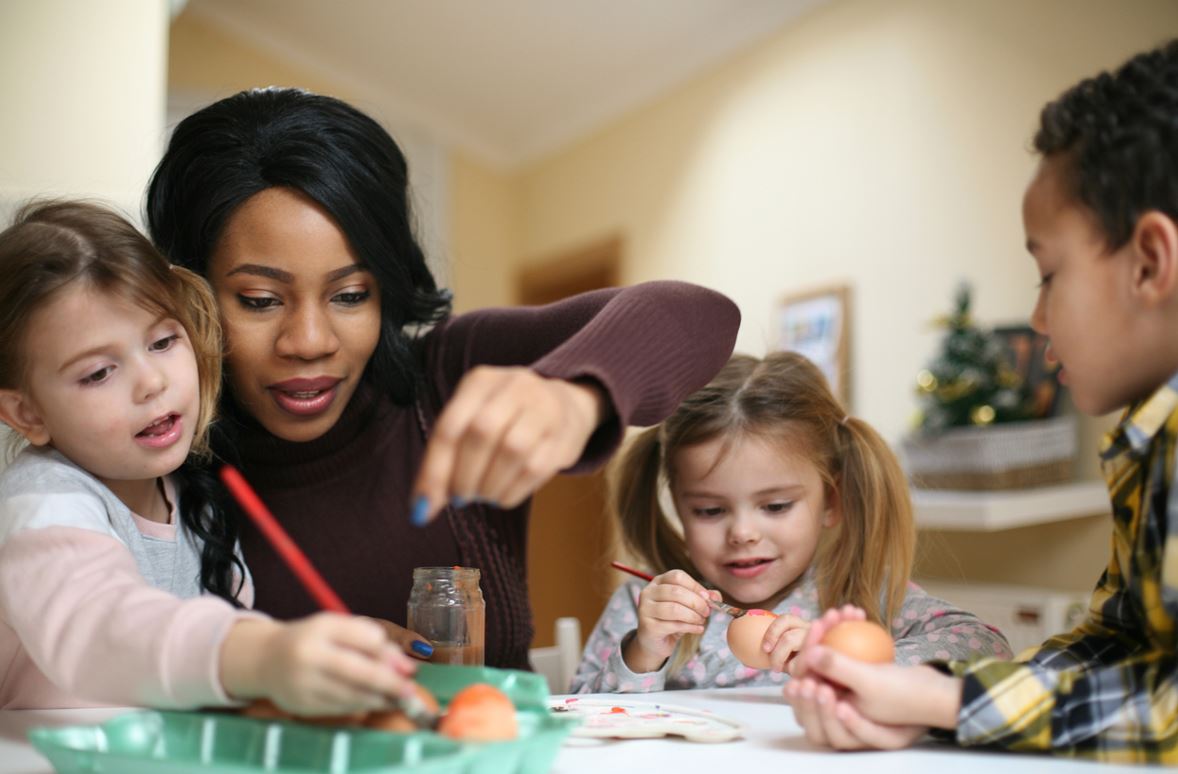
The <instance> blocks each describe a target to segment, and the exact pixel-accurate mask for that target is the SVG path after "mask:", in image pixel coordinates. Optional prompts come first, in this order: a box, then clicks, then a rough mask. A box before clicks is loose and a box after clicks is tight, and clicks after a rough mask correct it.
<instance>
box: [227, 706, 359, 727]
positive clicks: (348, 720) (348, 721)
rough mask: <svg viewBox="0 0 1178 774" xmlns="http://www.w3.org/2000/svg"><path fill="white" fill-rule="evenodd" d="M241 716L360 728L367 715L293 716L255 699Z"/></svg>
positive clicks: (355, 713)
mask: <svg viewBox="0 0 1178 774" xmlns="http://www.w3.org/2000/svg"><path fill="white" fill-rule="evenodd" d="M241 714H242V715H245V716H246V717H247V718H254V719H256V720H293V721H295V722H297V723H310V724H312V725H316V726H362V725H364V720H365V718H366V717H367V715H368V713H366V712H354V713H352V714H350V715H295V714H294V713H291V712H287V711H286V710H284V709H281V708H280V707H278V706H276V705H275V704H274V702H272V701H270V700H269V699H256V700H255V701H254V702H253V703H251V704H250V705H249V706H247V707H243V708H242V710H241Z"/></svg>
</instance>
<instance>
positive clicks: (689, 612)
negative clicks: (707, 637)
mask: <svg viewBox="0 0 1178 774" xmlns="http://www.w3.org/2000/svg"><path fill="white" fill-rule="evenodd" d="M711 593H712V592H709V591H708V590H707V589H705V588H704V587H703V586H701V585H700V584H699V582H698V581H696V580H695V579H694V578H692V577H691V576H690V575H688V574H687V573H685V572H683V571H682V570H671V571H670V572H665V573H663V574H662V575H656V576H655V577H654V579H653V580H652V581H651V582H650V583H649V584H647V586H646V587H645V588H644V589H642V593H641V594H639V596H638V631H637V632H636V633H635V635H634V636H633V637H632V638H631V639H630V640H629V642H628V643H626V645H625V646H624V648H623V650H622V658H623V659H624V660H625V662H626V666H628V667H629V668H630V669H631V670H632V671H634V672H635V673H638V674H643V673H646V672H657V671H658V670H659V669H660V668H661V667H662V665H663V663H664V662H665V661H666V660H667V659H668V658H670V657H671V654H672V653H673V652H674V651H675V645H676V643H678V642H679V638H680V637H682V636H683V635H684V634H703V632H704V628H705V626H706V625H707V622H708V616H709V615H711V612H712V609H711V607H709V605H708V602H707V600H708V598H709V595H710V594H711Z"/></svg>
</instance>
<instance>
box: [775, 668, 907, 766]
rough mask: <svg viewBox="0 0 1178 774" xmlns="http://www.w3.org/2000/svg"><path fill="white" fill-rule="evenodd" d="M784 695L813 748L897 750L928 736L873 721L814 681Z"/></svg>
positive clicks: (798, 683)
mask: <svg viewBox="0 0 1178 774" xmlns="http://www.w3.org/2000/svg"><path fill="white" fill-rule="evenodd" d="M782 691H783V693H784V695H785V700H786V701H787V702H789V704H790V706H792V707H793V710H794V717H795V719H796V720H797V722H798V725H800V726H801V727H802V730H803V731H804V732H805V733H806V739H807V740H808V741H809V742H810V743H811V744H816V745H820V746H823V747H833V748H834V749H836V750H897V749H900V748H902V747H907V746H908V745H910V744H912V743H913V742H915V741H916V740H918V739H920V738H921V737H923V736H924V735H925V734H926V733H927V732H928V728H927V727H926V726H919V725H889V724H886V723H877V722H876V721H873V720H870V719H868V718H867V717H865V716H864V715H863V714H861V713H860V712H859V710H857V709H856V708H855V706H854V704H853V703H852V701H850V700H848V698H847V696H841V697H840V696H839V694H838V691H837V690H836V689H835V687H834V686H832V685H831V684H830V683H827V682H822V681H819V680H817V679H815V678H813V677H802V678H799V679H795V680H791V681H789V682H788V683H786V684H785V687H784V688H783V689H782Z"/></svg>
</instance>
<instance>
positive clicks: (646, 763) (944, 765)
mask: <svg viewBox="0 0 1178 774" xmlns="http://www.w3.org/2000/svg"><path fill="white" fill-rule="evenodd" d="M579 698H581V699H600V700H605V701H609V700H610V699H611V698H612V699H614V700H617V699H618V698H619V697H618V696H617V695H616V694H585V695H581V696H579ZM625 698H626V701H627V702H633V701H648V702H650V703H652V704H669V705H678V706H682V707H692V708H695V709H705V710H709V711H711V712H714V713H716V714H717V715H720V716H722V717H725V718H728V719H729V720H735V721H737V722H739V723H741V724H742V725H743V726H744V729H745V734H744V738H743V739H741V740H738V741H734V742H726V743H721V744H698V743H692V742H685V741H682V740H678V739H625V740H593V739H572V740H570V743H569V744H566V745H565V746H564V747H562V748H561V750H560V753H559V754H558V755H557V758H556V762H555V763H554V764H553V767H552V774H581V773H582V772H584V773H585V774H590V773H591V774H601V772H616V773H617V774H622V773H623V772H652V773H653V774H658V772H674V774H692V773H693V772H700V773H701V774H740V772H741V771H753V770H759V771H773V772H790V773H792V772H821V774H844V773H845V774H863V772H873V773H875V772H880V773H882V774H888V773H889V772H896V774H922V772H927V774H983V773H984V774H993V772H994V771H1001V772H1002V774H1062V773H1063V772H1077V773H1086V774H1129V773H1130V772H1142V771H1150V770H1158V769H1162V768H1164V767H1160V766H1158V767H1149V766H1120V765H1110V764H1096V763H1090V762H1087V761H1076V760H1067V759H1062V758H1051V757H1048V756H1041V755H1014V754H1008V753H998V752H980V751H976V750H962V749H958V748H955V747H952V746H948V745H937V744H925V745H921V746H918V747H915V748H912V749H908V750H902V751H899V752H866V753H836V752H831V751H829V750H821V749H817V748H814V747H811V746H810V745H809V744H808V743H807V742H806V740H805V737H804V736H803V735H802V732H801V729H800V728H799V727H798V725H797V723H795V722H794V716H793V711H792V710H791V709H790V708H789V706H788V705H786V704H784V703H783V702H782V700H781V691H780V689H779V688H744V689H742V688H727V689H710V690H709V689H703V690H693V691H666V692H662V693H650V694H642V695H638V694H631V695H627V696H626V697H625ZM125 711H126V710H119V709H104V710H26V711H11V710H10V711H5V712H0V774H49V773H50V772H52V771H53V769H52V768H51V767H50V765H49V762H48V761H47V760H46V759H45V758H43V757H41V756H40V754H38V753H37V752H36V750H34V749H33V748H32V747H31V746H30V745H29V743H28V742H27V741H25V738H26V736H25V735H26V734H27V733H28V730H29V729H30V728H33V727H35V726H44V725H54V726H58V725H75V724H92V723H100V722H102V721H103V720H106V719H108V718H111V717H114V716H115V715H117V714H120V713H121V712H125ZM734 766H735V767H740V768H739V769H734V768H733V767H734ZM996 766H997V767H1000V768H995V767H996ZM754 767H755V768H754Z"/></svg>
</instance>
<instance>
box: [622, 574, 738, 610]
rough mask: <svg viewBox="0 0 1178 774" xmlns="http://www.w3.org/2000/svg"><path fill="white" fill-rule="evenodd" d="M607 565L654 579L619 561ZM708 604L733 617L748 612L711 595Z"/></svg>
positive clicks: (637, 576)
mask: <svg viewBox="0 0 1178 774" xmlns="http://www.w3.org/2000/svg"><path fill="white" fill-rule="evenodd" d="M609 566H610V567H613V568H614V569H615V570H621V571H622V572H628V573H630V574H631V575H633V576H634V577H635V578H642V580H646V581H652V580H654V576H653V575H651V574H650V573H648V572H643V571H642V570H635V569H634V568H633V567H629V566H627V565H624V564H622V563H621V562H610V563H609ZM708 604H709V605H711V606H712V607H714V608H715V609H717V610H719V611H720V612H721V613H727V614H728V615H730V616H732V617H733V618H740V617H741V616H742V615H744V614H745V613H747V612H748V611H747V610H745V609H744V608H742V607H737V606H736V605H730V604H728V603H727V602H717V601H716V600H714V599H712V598H711V597H709V598H708Z"/></svg>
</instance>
